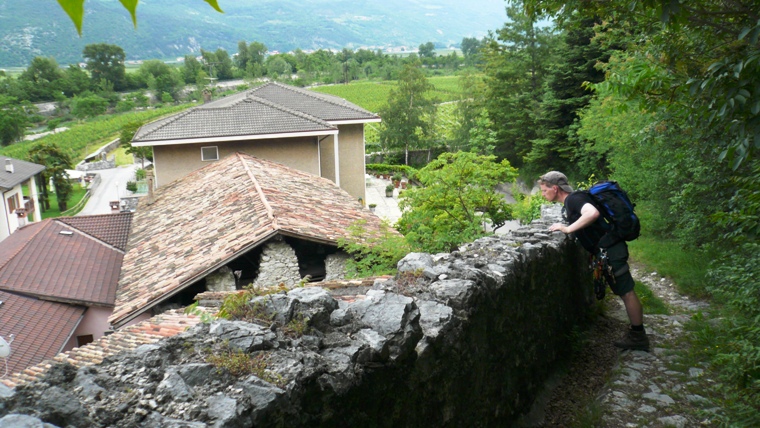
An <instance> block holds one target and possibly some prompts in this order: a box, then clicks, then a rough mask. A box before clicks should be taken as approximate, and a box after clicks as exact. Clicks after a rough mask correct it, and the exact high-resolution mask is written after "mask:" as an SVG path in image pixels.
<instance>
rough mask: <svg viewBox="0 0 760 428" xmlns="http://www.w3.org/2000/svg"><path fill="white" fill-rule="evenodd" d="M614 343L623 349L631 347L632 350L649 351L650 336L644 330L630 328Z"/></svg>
mask: <svg viewBox="0 0 760 428" xmlns="http://www.w3.org/2000/svg"><path fill="white" fill-rule="evenodd" d="M614 345H615V346H616V347H618V348H621V349H630V350H632V351H647V352H649V338H648V337H647V334H646V332H644V331H634V330H630V329H629V330H628V332H627V333H626V334H625V336H623V338H622V339H621V340H620V341H618V342H615V343H614Z"/></svg>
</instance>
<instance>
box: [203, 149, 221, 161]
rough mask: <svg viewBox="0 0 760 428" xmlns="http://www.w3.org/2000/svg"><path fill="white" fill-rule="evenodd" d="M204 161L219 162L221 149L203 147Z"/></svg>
mask: <svg viewBox="0 0 760 428" xmlns="http://www.w3.org/2000/svg"><path fill="white" fill-rule="evenodd" d="M201 160H202V161H215V160H219V148H218V147H217V146H210V147H201Z"/></svg>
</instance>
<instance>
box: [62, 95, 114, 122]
mask: <svg viewBox="0 0 760 428" xmlns="http://www.w3.org/2000/svg"><path fill="white" fill-rule="evenodd" d="M107 109H108V100H107V99H105V98H103V97H101V96H98V95H95V94H93V93H92V92H85V93H83V94H80V95H77V96H76V97H74V98H73V99H72V100H71V114H73V115H74V116H75V117H76V118H77V119H80V120H81V119H85V118H88V117H95V116H98V115H101V114H103V113H105V112H106V110H107Z"/></svg>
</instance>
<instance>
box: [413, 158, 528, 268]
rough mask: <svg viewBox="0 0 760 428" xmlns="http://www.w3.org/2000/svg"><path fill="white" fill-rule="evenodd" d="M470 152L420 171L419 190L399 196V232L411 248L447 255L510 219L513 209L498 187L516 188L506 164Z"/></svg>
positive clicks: (443, 160)
mask: <svg viewBox="0 0 760 428" xmlns="http://www.w3.org/2000/svg"><path fill="white" fill-rule="evenodd" d="M495 159H496V158H495V156H493V155H491V156H480V155H477V154H475V153H471V152H457V153H444V154H442V155H440V156H439V157H438V159H436V160H434V161H433V162H431V163H429V164H428V165H427V166H425V167H424V168H422V169H421V170H420V171H419V172H418V174H417V178H418V180H419V181H420V183H421V184H422V186H421V187H415V188H412V189H408V190H406V191H405V192H404V193H402V195H401V198H400V201H399V206H400V207H401V208H402V215H401V219H400V220H399V230H400V231H401V233H403V234H404V236H405V238H406V239H407V241H408V242H410V243H411V244H412V245H413V246H415V247H418V248H421V249H422V250H423V251H427V252H432V253H435V252H444V251H446V252H448V251H452V250H454V249H455V248H457V247H458V246H459V245H461V244H462V243H465V242H470V241H472V240H473V239H475V238H478V237H480V236H483V235H484V234H485V233H486V226H487V225H492V226H493V228H494V229H497V228H499V227H501V226H503V225H504V223H505V222H506V221H507V220H509V219H511V217H512V214H511V208H510V206H509V205H508V204H507V203H506V202H505V200H504V196H503V195H501V194H499V193H498V192H496V186H497V185H499V184H502V183H511V182H514V180H515V178H516V177H517V171H516V170H515V169H514V168H512V166H510V164H509V162H508V161H507V160H502V161H501V162H496V160H495Z"/></svg>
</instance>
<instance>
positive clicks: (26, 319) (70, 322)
mask: <svg viewBox="0 0 760 428" xmlns="http://www.w3.org/2000/svg"><path fill="white" fill-rule="evenodd" d="M0 301H1V302H2V304H0V336H2V337H3V338H4V339H5V340H6V341H9V340H10V335H11V334H13V335H15V337H14V338H13V342H12V343H11V355H10V356H9V357H8V373H14V372H17V371H20V370H23V369H25V368H27V367H29V366H32V365H35V364H38V363H39V362H41V361H43V360H46V359H49V358H52V357H54V356H55V355H56V354H58V353H59V352H61V350H62V349H63V346H64V345H65V344H66V342H67V341H68V339H69V337H71V335H72V334H73V332H74V330H75V329H76V327H77V325H79V321H80V320H81V319H82V316H83V315H84V312H85V310H86V308H84V307H82V306H73V305H69V304H65V303H55V302H46V301H43V300H38V299H35V298H33V297H24V296H18V295H15V294H10V293H5V292H2V291H0ZM2 370H5V369H4V368H3V369H2Z"/></svg>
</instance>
